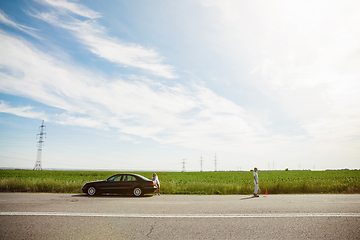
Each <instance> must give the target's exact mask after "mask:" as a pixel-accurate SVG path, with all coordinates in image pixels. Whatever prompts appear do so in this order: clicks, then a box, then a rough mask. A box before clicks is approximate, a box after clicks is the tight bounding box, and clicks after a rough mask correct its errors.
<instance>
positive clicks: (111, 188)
mask: <svg viewBox="0 0 360 240" xmlns="http://www.w3.org/2000/svg"><path fill="white" fill-rule="evenodd" d="M122 176H123V175H117V176H113V177H111V178H109V179H108V180H107V181H106V182H105V183H104V185H103V187H102V191H103V192H112V193H113V192H118V191H119V189H120V188H121V178H122Z"/></svg>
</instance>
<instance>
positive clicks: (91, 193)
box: [87, 187, 97, 196]
mask: <svg viewBox="0 0 360 240" xmlns="http://www.w3.org/2000/svg"><path fill="white" fill-rule="evenodd" d="M87 194H88V195H89V196H95V195H96V194H97V190H96V188H95V187H89V188H88V189H87Z"/></svg>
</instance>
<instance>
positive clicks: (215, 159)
mask: <svg viewBox="0 0 360 240" xmlns="http://www.w3.org/2000/svg"><path fill="white" fill-rule="evenodd" d="M215 172H217V164H216V153H215Z"/></svg>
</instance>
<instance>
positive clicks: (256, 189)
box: [254, 179, 259, 194]
mask: <svg viewBox="0 0 360 240" xmlns="http://www.w3.org/2000/svg"><path fill="white" fill-rule="evenodd" d="M254 184H255V190H254V193H255V194H257V192H258V188H259V185H258V184H256V181H255V179H254Z"/></svg>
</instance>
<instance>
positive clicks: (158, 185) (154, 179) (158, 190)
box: [151, 173, 160, 196]
mask: <svg viewBox="0 0 360 240" xmlns="http://www.w3.org/2000/svg"><path fill="white" fill-rule="evenodd" d="M151 180H153V181H154V183H155V185H156V187H157V190H156V194H157V195H159V196H160V181H159V178H158V176H157V175H156V173H153V176H152V178H151Z"/></svg>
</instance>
